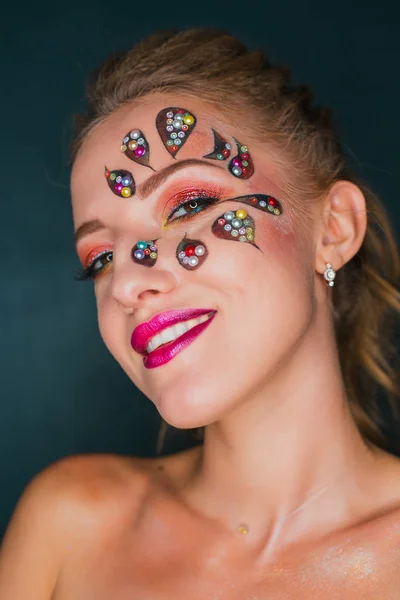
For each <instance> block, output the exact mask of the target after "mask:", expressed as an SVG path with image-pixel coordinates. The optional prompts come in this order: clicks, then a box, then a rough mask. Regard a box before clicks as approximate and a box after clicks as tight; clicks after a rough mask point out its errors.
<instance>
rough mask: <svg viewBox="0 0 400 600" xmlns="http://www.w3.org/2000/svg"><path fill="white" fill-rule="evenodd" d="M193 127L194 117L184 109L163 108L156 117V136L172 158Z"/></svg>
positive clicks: (183, 143)
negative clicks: (157, 135)
mask: <svg viewBox="0 0 400 600" xmlns="http://www.w3.org/2000/svg"><path fill="white" fill-rule="evenodd" d="M195 125H196V117H195V116H194V115H193V113H191V112H190V111H188V110H186V109H184V108H176V107H169V108H163V110H160V112H159V113H158V115H157V117H156V128H157V131H158V134H159V136H160V138H161V140H162V143H163V144H164V146H165V148H166V149H167V150H168V153H169V154H170V155H171V156H172V157H173V158H175V155H176V154H177V152H178V151H179V150H180V149H181V148H182V147H183V146H184V145H185V143H186V141H187V139H188V137H189V136H190V134H191V133H192V131H193V129H194V127H195Z"/></svg>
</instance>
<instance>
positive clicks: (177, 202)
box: [162, 186, 222, 226]
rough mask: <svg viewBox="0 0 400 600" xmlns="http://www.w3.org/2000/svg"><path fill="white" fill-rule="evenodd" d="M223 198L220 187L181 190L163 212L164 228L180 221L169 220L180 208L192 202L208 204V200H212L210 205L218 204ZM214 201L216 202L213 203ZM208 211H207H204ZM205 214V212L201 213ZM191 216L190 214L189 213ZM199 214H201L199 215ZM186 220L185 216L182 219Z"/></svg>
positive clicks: (170, 200)
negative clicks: (198, 201)
mask: <svg viewBox="0 0 400 600" xmlns="http://www.w3.org/2000/svg"><path fill="white" fill-rule="evenodd" d="M221 197H222V190H221V189H220V188H219V187H216V186H214V187H212V188H211V187H206V186H201V187H200V186H199V187H198V188H193V187H191V188H190V189H184V190H180V191H179V192H177V193H176V194H174V195H173V196H172V197H171V198H170V199H169V201H168V202H167V204H166V207H165V209H164V211H163V214H162V223H163V226H165V225H167V224H170V223H173V222H174V221H175V220H179V218H178V219H171V221H169V219H170V218H171V216H172V215H173V214H174V213H176V212H178V210H179V209H180V208H182V206H184V205H185V204H187V203H188V202H190V201H191V200H200V201H204V202H206V201H207V200H210V201H211V202H210V205H212V204H214V203H216V202H218V201H219V200H220V199H221ZM212 201H214V202H212ZM203 210H206V209H203ZM200 212H203V211H200ZM188 214H190V213H188ZM197 214H199V213H197ZM183 218H185V217H184V216H183V217H182V219H183Z"/></svg>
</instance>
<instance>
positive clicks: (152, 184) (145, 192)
mask: <svg viewBox="0 0 400 600" xmlns="http://www.w3.org/2000/svg"><path fill="white" fill-rule="evenodd" d="M192 165H207V167H214V168H217V169H222V167H220V166H219V165H218V164H217V163H210V162H208V161H205V160H200V159H199V158H186V159H184V160H180V161H179V162H176V163H173V164H172V165H168V167H165V168H164V169H162V170H161V171H157V172H156V173H154V175H150V177H148V179H146V181H144V182H143V183H142V184H141V185H139V187H138V194H139V195H140V197H141V198H142V199H143V200H144V199H145V198H147V197H148V196H150V194H152V193H153V192H154V191H155V190H156V189H157V188H158V187H160V185H162V184H163V183H164V182H165V181H166V180H167V179H168V178H169V177H170V176H171V175H172V174H173V173H176V172H177V171H179V170H180V169H184V168H185V167H190V166H192Z"/></svg>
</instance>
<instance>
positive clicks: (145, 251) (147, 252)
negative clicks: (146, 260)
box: [143, 248, 150, 256]
mask: <svg viewBox="0 0 400 600" xmlns="http://www.w3.org/2000/svg"><path fill="white" fill-rule="evenodd" d="M143 252H144V253H145V254H146V255H147V256H148V255H149V254H150V250H149V249H148V248H145V249H144V250H143Z"/></svg>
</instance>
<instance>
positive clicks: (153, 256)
mask: <svg viewBox="0 0 400 600" xmlns="http://www.w3.org/2000/svg"><path fill="white" fill-rule="evenodd" d="M149 256H150V258H157V252H150V254H149Z"/></svg>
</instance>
